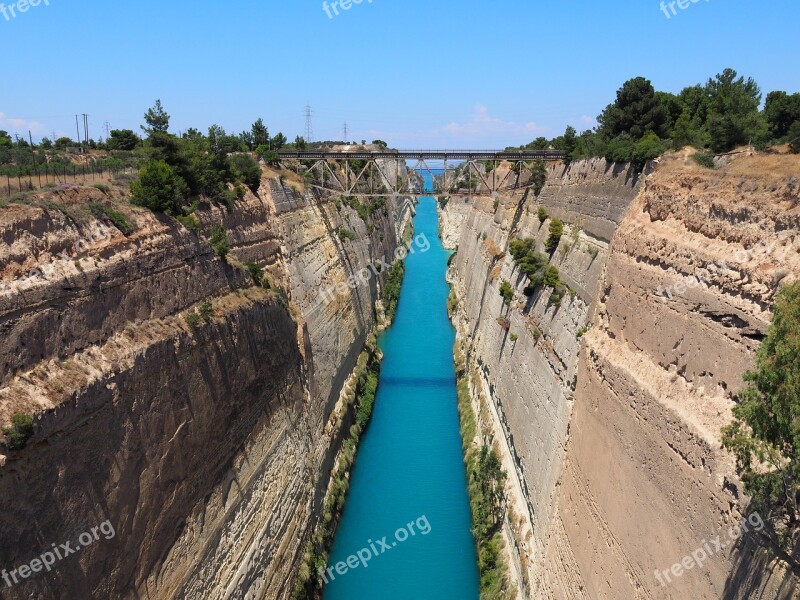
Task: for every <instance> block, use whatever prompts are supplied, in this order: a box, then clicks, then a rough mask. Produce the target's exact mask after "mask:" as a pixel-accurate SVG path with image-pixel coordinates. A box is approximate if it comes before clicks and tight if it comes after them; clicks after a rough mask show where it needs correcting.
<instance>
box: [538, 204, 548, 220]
mask: <svg viewBox="0 0 800 600" xmlns="http://www.w3.org/2000/svg"><path fill="white" fill-rule="evenodd" d="M536 216H537V217H538V218H539V223H544V222H545V221H547V209H546V208H545V207H544V206H540V207H539V208H538V209H537V210H536Z"/></svg>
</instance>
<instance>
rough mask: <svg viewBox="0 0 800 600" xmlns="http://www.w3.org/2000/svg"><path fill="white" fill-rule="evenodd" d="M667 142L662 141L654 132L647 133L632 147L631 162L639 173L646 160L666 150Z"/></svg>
mask: <svg viewBox="0 0 800 600" xmlns="http://www.w3.org/2000/svg"><path fill="white" fill-rule="evenodd" d="M667 147H668V144H666V143H665V142H662V141H661V139H659V137H658V136H657V135H656V134H655V133H652V132H651V133H648V134H646V135H645V136H644V137H643V138H642V139H640V140H639V141H638V142H636V145H635V146H634V147H633V152H632V154H631V163H632V164H633V168H634V170H635V171H636V172H637V173H640V172H641V171H642V170H643V169H644V167H645V165H647V162H648V161H651V160H653V159H654V158H657V157H659V156H661V155H662V154H664V152H666V151H667Z"/></svg>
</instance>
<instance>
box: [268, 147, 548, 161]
mask: <svg viewBox="0 0 800 600" xmlns="http://www.w3.org/2000/svg"><path fill="white" fill-rule="evenodd" d="M278 156H279V157H280V158H281V159H292V160H346V159H353V160H363V159H395V160H398V159H400V160H517V161H519V160H561V159H562V158H564V153H563V152H558V151H555V150H540V151H539V150H537V151H531V152H497V151H493V150H399V151H397V152H392V151H388V150H387V151H385V152H363V151H361V152H358V151H354V152H347V151H329V150H325V151H319V152H315V151H313V150H311V151H305V152H294V151H292V152H278Z"/></svg>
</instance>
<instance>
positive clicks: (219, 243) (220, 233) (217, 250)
mask: <svg viewBox="0 0 800 600" xmlns="http://www.w3.org/2000/svg"><path fill="white" fill-rule="evenodd" d="M209 243H210V244H211V247H212V248H213V249H214V254H216V255H217V256H219V257H220V258H221V259H222V260H225V258H226V257H227V256H228V253H229V252H230V250H231V245H230V242H229V241H228V232H227V231H226V230H225V228H224V227H223V226H222V225H220V226H219V227H215V228H214V230H213V231H212V232H211V239H210V240H209Z"/></svg>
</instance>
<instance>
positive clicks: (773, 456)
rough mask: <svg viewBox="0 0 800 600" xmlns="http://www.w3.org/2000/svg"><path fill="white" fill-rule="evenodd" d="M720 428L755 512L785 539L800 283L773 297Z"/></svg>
mask: <svg viewBox="0 0 800 600" xmlns="http://www.w3.org/2000/svg"><path fill="white" fill-rule="evenodd" d="M744 379H745V381H746V382H747V383H748V387H747V388H745V390H744V391H743V392H741V393H740V394H739V398H738V400H739V403H738V404H737V406H735V407H734V409H733V414H734V418H735V420H734V422H733V423H731V424H730V425H728V426H727V427H725V428H724V429H723V438H722V440H723V441H722V443H723V446H724V447H725V448H727V449H729V450H731V451H732V452H733V454H734V456H735V457H736V467H737V471H738V472H739V475H740V477H741V478H742V481H743V482H744V485H745V491H746V492H747V493H748V494H749V495H750V496H752V498H753V502H754V504H755V508H756V510H758V511H759V512H761V513H762V515H763V516H765V517H766V518H768V519H769V520H770V522H772V523H773V525H774V526H775V528H776V530H777V531H778V533H779V534H780V535H781V537H782V538H783V539H784V541H786V540H790V539H791V538H792V536H794V535H795V534H796V533H797V532H798V529H800V281H799V282H795V283H794V284H793V285H790V286H788V287H785V288H784V289H783V290H781V292H780V293H779V294H778V296H777V300H776V304H775V312H774V316H773V319H772V325H771V326H770V328H769V331H768V333H767V337H766V338H765V339H764V342H763V344H762V345H761V347H760V348H759V349H758V351H757V353H756V370H755V371H753V372H748V373H746V374H745V375H744Z"/></svg>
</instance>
